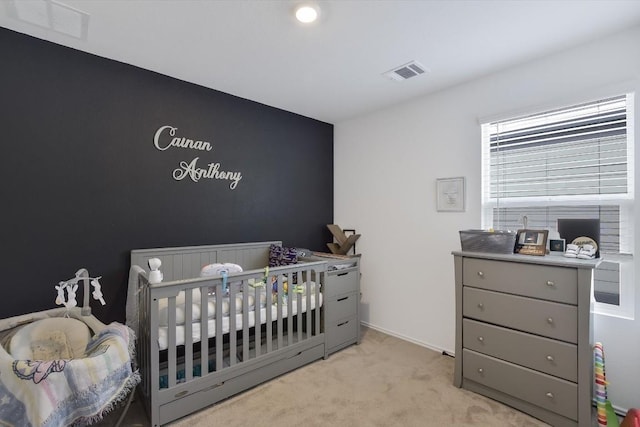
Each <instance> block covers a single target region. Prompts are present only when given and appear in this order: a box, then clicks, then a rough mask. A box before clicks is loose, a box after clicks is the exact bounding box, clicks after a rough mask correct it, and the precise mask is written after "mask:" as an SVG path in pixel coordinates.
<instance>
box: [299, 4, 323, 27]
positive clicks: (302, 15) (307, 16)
mask: <svg viewBox="0 0 640 427" xmlns="http://www.w3.org/2000/svg"><path fill="white" fill-rule="evenodd" d="M296 19H297V20H298V21H300V22H302V23H303V24H310V23H312V22H314V21H315V20H316V19H318V7H317V6H313V5H309V4H303V5H300V6H298V7H297V8H296Z"/></svg>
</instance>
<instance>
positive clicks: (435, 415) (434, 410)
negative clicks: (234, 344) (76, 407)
mask: <svg viewBox="0 0 640 427" xmlns="http://www.w3.org/2000/svg"><path fill="white" fill-rule="evenodd" d="M453 362H454V359H453V358H451V357H449V356H443V355H441V354H440V353H438V352H435V351H432V350H429V349H426V348H423V347H420V346H418V345H415V344H412V343H409V342H407V341H403V340H401V339H398V338H395V337H392V336H389V335H386V334H383V333H381V332H378V331H375V330H372V329H368V328H363V329H362V343H361V344H360V345H356V346H351V347H348V348H346V349H344V350H342V351H340V352H338V353H334V354H332V355H331V356H330V357H329V358H328V359H327V360H319V361H317V362H314V363H312V364H310V365H307V366H305V367H302V368H300V369H297V370H296V371H293V372H290V373H288V374H286V375H283V376H281V377H279V378H276V379H274V380H271V381H269V382H267V383H265V384H262V385H260V386H257V387H255V388H253V389H251V390H248V391H246V392H244V393H241V394H239V395H237V396H235V397H232V398H230V399H228V400H226V401H224V402H221V403H219V404H217V405H214V406H211V407H209V408H206V409H203V410H202V411H200V412H196V413H194V414H192V415H190V416H187V417H185V418H182V419H180V420H177V421H176V422H174V423H171V424H169V425H170V426H171V427H209V426H212V425H221V426H225V427H234V426H238V427H240V426H242V427H244V426H272V425H277V426H278V427H292V426H296V427H297V426H303V425H304V426H332V427H343V426H358V427H359V426H363V427H366V426H385V427H386V426H409V427H411V426H416V427H417V426H420V427H424V426H483V427H484V426H486V427H502V426H513V427H537V426H547V424H545V423H543V422H541V421H538V420H536V419H534V418H531V417H529V416H527V415H525V414H523V413H521V412H518V411H516V410H514V409H511V408H510V407H508V406H505V405H502V404H500V403H498V402H495V401H493V400H491V399H487V398H485V397H483V396H480V395H477V394H475V393H471V392H469V391H466V390H462V389H458V388H456V387H454V386H453V385H452V379H453ZM114 415H115V414H114ZM123 425H124V426H129V427H132V426H147V425H149V421H148V419H147V418H146V415H145V414H144V411H143V410H142V408H141V405H140V402H139V401H138V400H136V401H135V402H134V404H133V405H132V407H131V409H130V410H129V412H128V413H127V417H126V419H125V421H124V422H123ZM593 425H597V424H595V423H594V424H593Z"/></svg>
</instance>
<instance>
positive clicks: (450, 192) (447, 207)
mask: <svg viewBox="0 0 640 427" xmlns="http://www.w3.org/2000/svg"><path fill="white" fill-rule="evenodd" d="M464 193H465V182H464V177H456V178H438V179H436V198H437V199H436V208H437V210H438V212H464V209H465V194H464Z"/></svg>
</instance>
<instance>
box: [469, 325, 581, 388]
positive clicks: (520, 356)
mask: <svg viewBox="0 0 640 427" xmlns="http://www.w3.org/2000/svg"><path fill="white" fill-rule="evenodd" d="M463 328H464V336H463V341H462V342H463V344H462V345H463V347H465V348H468V349H470V350H475V351H477V352H478V353H483V354H487V355H489V356H494V357H498V358H500V359H503V360H506V361H508V362H512V363H517V364H518V365H523V366H526V367H527V368H531V369H535V370H538V371H541V372H545V373H547V374H550V375H554V376H556V377H560V378H564V379H565V380H568V381H572V382H577V381H578V366H577V363H576V360H577V359H578V349H577V346H576V345H575V344H569V343H566V342H562V341H557V340H552V339H549V338H543V337H539V336H537V335H531V334H527V333H524V332H518V331H514V330H511V329H506V328H501V327H500V326H494V325H489V324H487V323H482V322H477V321H475V320H470V319H464V320H463Z"/></svg>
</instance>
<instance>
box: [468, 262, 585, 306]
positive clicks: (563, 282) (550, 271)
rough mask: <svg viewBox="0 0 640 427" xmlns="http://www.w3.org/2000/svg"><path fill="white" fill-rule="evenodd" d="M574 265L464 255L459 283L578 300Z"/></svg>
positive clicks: (572, 301) (562, 300) (540, 296)
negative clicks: (554, 264)
mask: <svg viewBox="0 0 640 427" xmlns="http://www.w3.org/2000/svg"><path fill="white" fill-rule="evenodd" d="M577 283H578V272H577V270H576V269H575V268H565V267H554V266H541V265H536V264H523V263H514V262H505V261H493V260H484V259H476V258H464V264H463V266H462V284H463V285H465V286H473V287H476V288H482V289H488V290H493V291H500V292H508V293H511V294H516V295H522V296H527V297H532V298H541V299H545V300H548V301H557V302H563V303H567V304H577V303H578V287H577Z"/></svg>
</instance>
